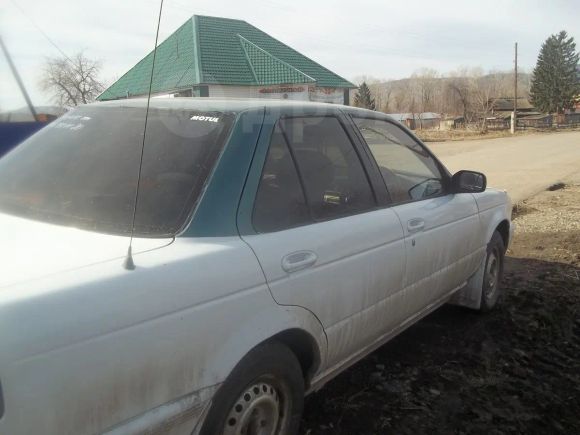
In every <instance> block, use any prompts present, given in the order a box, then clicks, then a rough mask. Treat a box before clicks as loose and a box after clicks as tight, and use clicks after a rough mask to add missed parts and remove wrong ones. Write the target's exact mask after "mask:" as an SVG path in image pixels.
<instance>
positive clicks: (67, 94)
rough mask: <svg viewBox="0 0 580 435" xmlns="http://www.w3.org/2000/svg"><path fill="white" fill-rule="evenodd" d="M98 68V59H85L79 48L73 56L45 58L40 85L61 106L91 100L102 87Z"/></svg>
mask: <svg viewBox="0 0 580 435" xmlns="http://www.w3.org/2000/svg"><path fill="white" fill-rule="evenodd" d="M100 69H101V63H100V62H98V61H94V60H91V59H88V58H87V57H85V56H84V54H83V53H82V52H80V53H77V54H76V55H75V56H73V57H72V58H64V57H60V58H56V57H55V58H48V59H47V60H46V63H45V65H44V75H43V77H42V79H41V82H40V86H41V88H42V89H43V90H44V91H46V92H49V93H51V94H52V95H53V97H54V100H55V101H56V103H57V104H59V105H60V106H63V107H66V106H78V105H79V104H87V103H91V102H92V101H94V100H95V99H96V98H97V96H98V95H99V94H100V93H101V92H103V91H104V89H105V85H104V83H103V82H102V81H101V80H99V72H100Z"/></svg>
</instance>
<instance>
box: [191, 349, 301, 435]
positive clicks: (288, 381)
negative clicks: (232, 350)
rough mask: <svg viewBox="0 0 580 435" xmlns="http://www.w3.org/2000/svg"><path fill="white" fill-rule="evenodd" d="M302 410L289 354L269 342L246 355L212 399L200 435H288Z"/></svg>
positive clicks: (298, 382)
mask: <svg viewBox="0 0 580 435" xmlns="http://www.w3.org/2000/svg"><path fill="white" fill-rule="evenodd" d="M303 405H304V380H303V376H302V369H301V368H300V364H299V362H298V360H297V358H296V356H295V355H294V353H293V352H292V351H291V350H290V349H289V348H288V347H286V346H284V345H283V344H281V343H277V342H271V343H266V344H263V345H260V346H258V347H256V348H255V349H253V350H252V351H250V353H248V355H246V356H245V357H244V359H243V360H242V361H240V363H239V364H238V365H237V366H236V367H235V368H234V370H233V371H232V373H231V374H230V375H229V376H228V378H227V379H226V381H225V383H224V384H223V385H222V386H221V388H220V389H219V391H218V392H217V393H216V395H215V397H214V399H213V400H212V405H211V409H210V411H209V414H208V416H207V418H206V421H205V422H204V425H203V428H202V430H201V435H294V434H296V433H297V432H298V428H299V425H300V418H301V415H302V408H303Z"/></svg>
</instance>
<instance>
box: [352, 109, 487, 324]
mask: <svg viewBox="0 0 580 435" xmlns="http://www.w3.org/2000/svg"><path fill="white" fill-rule="evenodd" d="M353 120H354V122H355V124H356V125H357V126H358V128H359V131H360V132H361V135H362V136H363V137H364V139H365V141H366V143H367V146H368V150H369V151H370V153H371V154H372V155H373V156H374V158H375V160H376V162H377V164H378V165H379V170H380V172H381V175H382V177H383V179H384V182H385V185H386V187H387V188H388V191H389V194H390V196H391V199H392V201H393V204H394V207H393V209H394V211H395V212H396V213H397V215H398V216H399V218H400V220H401V224H402V226H403V231H404V233H405V247H406V253H407V266H406V273H405V282H404V288H405V290H406V293H407V295H408V301H407V303H406V304H403V305H402V309H401V310H400V311H399V313H400V315H401V316H411V315H414V314H415V313H416V312H418V311H420V310H422V309H424V308H425V307H426V306H428V305H430V304H432V303H435V302H437V301H438V300H440V299H441V298H443V297H445V296H446V295H447V294H448V293H449V292H450V291H451V290H453V289H456V288H457V287H458V286H460V285H461V284H463V283H464V282H465V281H466V280H467V279H468V277H469V276H470V275H471V274H472V273H474V272H475V270H476V268H477V266H478V264H479V263H480V261H481V256H482V255H483V253H484V252H483V251H482V248H483V247H482V246H481V245H480V242H479V237H478V236H479V231H480V230H479V228H480V224H479V216H478V209H477V204H476V203H475V199H474V198H473V195H471V194H469V193H461V194H452V193H449V191H448V182H449V175H448V174H447V172H446V170H445V169H444V167H443V166H442V165H441V164H440V163H439V162H438V161H437V160H436V159H435V157H434V156H433V155H432V154H431V153H430V152H429V150H427V149H426V148H425V147H424V146H423V145H422V144H421V143H420V142H419V141H417V140H416V139H415V138H414V137H413V136H411V135H410V134H409V133H408V132H407V131H405V130H404V129H403V128H401V127H400V126H399V125H397V124H395V123H394V122H391V121H388V120H384V119H376V118H375V119H372V118H363V117H357V116H353Z"/></svg>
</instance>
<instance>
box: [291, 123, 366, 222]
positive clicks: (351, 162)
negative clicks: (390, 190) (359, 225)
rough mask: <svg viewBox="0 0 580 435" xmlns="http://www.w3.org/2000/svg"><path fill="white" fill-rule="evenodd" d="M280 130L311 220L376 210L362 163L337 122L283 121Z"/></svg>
mask: <svg viewBox="0 0 580 435" xmlns="http://www.w3.org/2000/svg"><path fill="white" fill-rule="evenodd" d="M280 126H281V130H282V133H283V134H284V135H285V138H286V139H287V141H288V144H289V146H290V149H291V151H292V155H293V157H294V159H295V162H296V165H297V167H298V174H299V176H300V177H301V181H302V183H303V185H304V190H305V193H306V200H307V202H308V205H309V206H310V209H311V212H312V216H313V218H314V219H316V220H326V219H333V218H336V217H340V216H345V215H349V214H355V213H360V212H363V211H366V210H370V209H373V208H374V207H375V205H376V201H375V197H374V194H373V192H372V190H371V187H370V184H369V181H368V178H367V176H366V173H365V171H364V168H363V166H362V163H361V161H360V159H359V156H358V154H357V153H356V151H355V149H354V147H353V144H352V142H351V141H350V139H349V137H348V136H347V134H346V132H345V131H344V129H343V127H342V125H341V124H340V122H339V121H338V119H337V118H334V117H308V118H306V117H305V118H286V119H282V120H281V121H280Z"/></svg>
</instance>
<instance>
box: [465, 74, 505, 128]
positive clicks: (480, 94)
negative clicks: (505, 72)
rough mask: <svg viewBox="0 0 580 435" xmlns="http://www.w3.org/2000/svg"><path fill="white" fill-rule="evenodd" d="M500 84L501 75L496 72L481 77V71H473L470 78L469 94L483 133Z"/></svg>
mask: <svg viewBox="0 0 580 435" xmlns="http://www.w3.org/2000/svg"><path fill="white" fill-rule="evenodd" d="M500 83H501V75H500V74H499V73H496V72H491V73H489V74H487V75H483V73H482V71H481V70H479V71H475V70H474V73H473V75H472V76H471V77H470V87H471V94H472V96H473V101H474V103H475V107H476V109H477V112H478V115H479V117H480V119H481V127H482V130H483V131H486V130H487V118H488V116H489V114H490V113H491V110H492V108H493V105H494V99H495V98H496V97H497V95H498V91H499V89H500Z"/></svg>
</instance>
